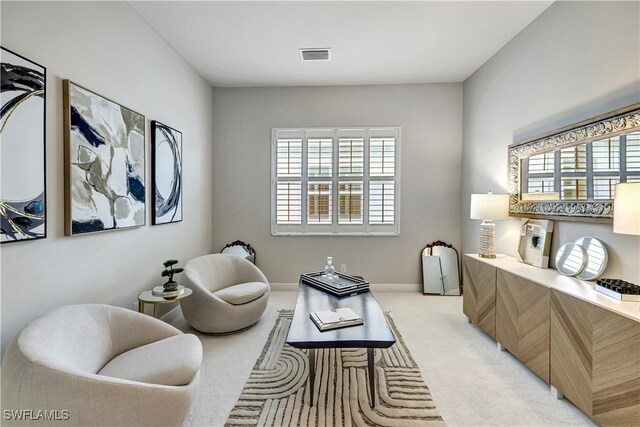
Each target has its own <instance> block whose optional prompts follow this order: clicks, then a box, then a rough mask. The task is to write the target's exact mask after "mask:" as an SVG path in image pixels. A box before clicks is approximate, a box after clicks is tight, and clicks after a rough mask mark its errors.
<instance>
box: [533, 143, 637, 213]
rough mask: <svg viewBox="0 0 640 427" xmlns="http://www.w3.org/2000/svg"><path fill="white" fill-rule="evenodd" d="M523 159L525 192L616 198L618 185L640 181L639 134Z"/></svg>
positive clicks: (570, 196)
mask: <svg viewBox="0 0 640 427" xmlns="http://www.w3.org/2000/svg"><path fill="white" fill-rule="evenodd" d="M523 161H524V162H526V165H525V167H524V175H525V176H524V178H525V179H524V180H523V186H524V188H523V192H524V193H551V194H550V195H555V194H557V196H556V199H557V198H559V199H560V200H613V198H614V196H615V187H616V184H618V183H620V182H634V181H635V182H637V181H640V133H638V132H636V133H630V134H627V135H621V136H614V137H611V138H607V139H602V140H599V141H593V142H590V143H586V144H580V145H576V146H575V147H569V148H563V149H560V150H559V151H555V152H549V153H541V154H536V155H534V156H531V157H529V158H528V159H524V160H523ZM556 189H559V192H558V193H555V192H556V191H558V190H556ZM550 200H551V199H550Z"/></svg>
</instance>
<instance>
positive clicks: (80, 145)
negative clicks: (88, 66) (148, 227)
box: [64, 80, 145, 236]
mask: <svg viewBox="0 0 640 427" xmlns="http://www.w3.org/2000/svg"><path fill="white" fill-rule="evenodd" d="M64 119H65V126H64V132H65V200H66V203H65V208H66V209H65V233H66V234H67V235H68V236H73V235H78V234H85V233H94V232H99V231H108V230H119V229H123V228H131V227H139V226H142V225H144V224H145V154H144V153H145V137H144V135H145V118H144V116H143V115H142V114H138V113H136V112H135V111H132V110H130V109H128V108H126V107H123V106H122V105H119V104H117V103H115V102H113V101H110V100H109V99H106V98H104V97H102V96H100V95H98V94H96V93H94V92H91V91H90V90H88V89H85V88H83V87H82V86H79V85H77V84H75V83H73V82H71V81H69V80H65V81H64Z"/></svg>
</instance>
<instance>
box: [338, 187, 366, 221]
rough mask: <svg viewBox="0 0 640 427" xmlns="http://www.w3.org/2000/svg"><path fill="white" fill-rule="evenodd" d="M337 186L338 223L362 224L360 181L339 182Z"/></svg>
mask: <svg viewBox="0 0 640 427" xmlns="http://www.w3.org/2000/svg"><path fill="white" fill-rule="evenodd" d="M338 187H339V191H338V223H339V224H362V205H363V194H362V187H363V185H362V182H355V181H354V182H350V181H349V182H340V183H339V185H338Z"/></svg>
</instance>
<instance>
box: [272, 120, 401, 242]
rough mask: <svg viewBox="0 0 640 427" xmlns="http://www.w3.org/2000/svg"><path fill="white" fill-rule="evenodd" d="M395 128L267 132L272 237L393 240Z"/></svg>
mask: <svg viewBox="0 0 640 427" xmlns="http://www.w3.org/2000/svg"><path fill="white" fill-rule="evenodd" d="M399 153H400V128H398V127H385V128H357V129H356V128H346V129H344V128H343V129H326V128H324V129H273V130H272V185H271V212H272V214H271V231H272V234H274V235H333V234H341V235H344V234H352V235H398V234H399V232H400V224H399V188H400V180H399V177H400V174H399Z"/></svg>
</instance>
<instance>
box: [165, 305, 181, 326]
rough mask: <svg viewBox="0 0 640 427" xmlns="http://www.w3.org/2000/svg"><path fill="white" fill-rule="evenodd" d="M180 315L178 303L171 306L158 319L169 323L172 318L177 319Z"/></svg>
mask: <svg viewBox="0 0 640 427" xmlns="http://www.w3.org/2000/svg"><path fill="white" fill-rule="evenodd" d="M181 315H182V312H181V311H180V305H177V306H176V307H173V308H172V309H171V310H169V311H168V312H166V313H165V314H163V315H162V316H160V320H162V321H163V322H166V323H171V322H173V321H174V320H176V319H178V318H179V317H180V316H181Z"/></svg>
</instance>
